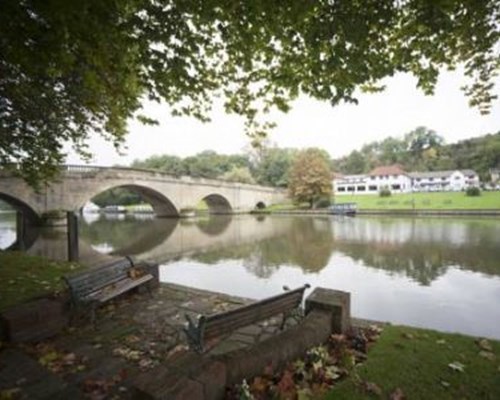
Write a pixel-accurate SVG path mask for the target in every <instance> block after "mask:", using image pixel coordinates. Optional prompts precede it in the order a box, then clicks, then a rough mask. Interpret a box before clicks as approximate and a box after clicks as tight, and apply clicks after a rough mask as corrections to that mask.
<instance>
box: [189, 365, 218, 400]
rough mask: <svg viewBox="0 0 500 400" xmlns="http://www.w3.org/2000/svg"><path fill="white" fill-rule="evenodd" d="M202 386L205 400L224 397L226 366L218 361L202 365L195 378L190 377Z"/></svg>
mask: <svg viewBox="0 0 500 400" xmlns="http://www.w3.org/2000/svg"><path fill="white" fill-rule="evenodd" d="M192 378H193V379H194V380H196V381H197V382H200V383H201V384H202V385H203V393H204V396H205V400H216V399H222V398H223V397H224V393H225V389H226V365H225V364H224V363H222V362H219V361H214V362H211V363H210V364H207V365H204V366H203V368H202V369H201V371H199V373H198V374H197V376H193V377H192Z"/></svg>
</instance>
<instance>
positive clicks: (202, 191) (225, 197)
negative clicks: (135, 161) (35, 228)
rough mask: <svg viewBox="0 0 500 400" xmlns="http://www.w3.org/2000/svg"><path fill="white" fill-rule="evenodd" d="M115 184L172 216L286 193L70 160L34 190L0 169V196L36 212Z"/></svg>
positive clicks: (242, 207)
mask: <svg viewBox="0 0 500 400" xmlns="http://www.w3.org/2000/svg"><path fill="white" fill-rule="evenodd" d="M117 187H120V188H126V189H128V190H131V191H134V192H137V193H139V194H140V195H141V196H142V197H143V199H144V200H145V201H147V202H148V203H150V204H151V205H152V207H153V209H154V211H155V213H156V215H157V216H160V217H177V216H179V215H180V214H181V213H182V211H183V210H186V209H190V208H194V207H196V205H197V204H198V203H199V202H200V201H201V200H204V201H205V202H206V203H207V205H208V207H209V210H210V211H211V212H212V213H237V212H246V211H250V210H252V209H254V208H256V207H262V206H266V205H268V204H271V203H278V202H281V201H283V200H284V199H285V192H284V191H282V190H278V189H274V188H270V187H264V186H257V185H248V184H242V183H235V182H227V181H218V180H209V179H201V178H191V177H181V178H175V177H173V176H170V175H167V174H165V173H162V172H159V171H152V170H140V169H132V168H115V167H113V168H106V167H93V166H69V165H68V166H65V167H64V168H63V170H62V172H61V174H60V176H59V177H58V179H57V180H56V181H55V182H53V183H51V184H50V186H47V187H46V188H44V189H43V190H42V191H41V192H40V193H35V191H34V190H33V189H32V188H31V187H29V186H28V185H27V184H26V183H25V182H24V181H23V180H22V179H20V178H18V177H16V176H14V175H13V174H12V173H9V172H6V171H2V172H0V200H5V201H7V202H8V203H10V204H11V205H13V206H14V207H15V208H17V209H18V210H21V211H23V213H24V214H26V215H28V216H30V217H35V218H38V217H45V218H51V217H55V218H60V216H61V211H77V210H80V209H81V208H82V207H83V206H84V205H85V203H87V202H88V201H89V200H90V199H92V198H93V197H94V196H96V195H98V194H99V193H102V192H104V191H106V190H109V189H113V188H117Z"/></svg>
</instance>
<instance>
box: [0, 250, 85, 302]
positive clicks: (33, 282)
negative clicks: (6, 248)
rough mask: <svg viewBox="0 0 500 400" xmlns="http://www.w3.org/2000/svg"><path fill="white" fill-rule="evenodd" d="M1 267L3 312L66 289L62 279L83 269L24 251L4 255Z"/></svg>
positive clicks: (0, 279)
mask: <svg viewBox="0 0 500 400" xmlns="http://www.w3.org/2000/svg"><path fill="white" fill-rule="evenodd" d="M0 266H1V267H0V284H1V288H0V289H1V290H0V311H3V310H5V309H6V308H9V307H11V306H13V305H15V304H18V303H22V302H25V301H27V300H29V299H31V298H33V297H37V296H42V295H44V294H47V293H53V292H57V291H59V290H61V289H63V282H62V280H61V276H62V275H64V274H67V273H71V272H73V271H76V270H77V269H79V268H80V267H79V266H78V265H77V264H75V263H67V262H55V261H49V260H47V259H45V258H42V257H34V256H28V255H26V254H23V253H21V252H0Z"/></svg>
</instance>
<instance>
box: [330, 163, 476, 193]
mask: <svg viewBox="0 0 500 400" xmlns="http://www.w3.org/2000/svg"><path fill="white" fill-rule="evenodd" d="M376 171H382V172H384V171H385V172H391V171H392V172H395V173H392V174H390V173H380V174H379V173H376ZM479 184H480V181H479V177H478V175H477V174H476V173H475V172H474V171H472V170H457V171H433V172H411V173H409V174H406V173H404V172H397V169H394V168H391V167H380V168H377V169H375V170H374V171H372V173H370V174H364V175H344V176H339V177H335V178H334V179H333V191H334V194H335V195H344V194H377V193H379V192H380V190H382V189H385V188H387V189H389V190H390V191H391V192H392V193H408V192H412V191H414V192H425V191H461V190H465V189H467V188H468V187H472V186H475V187H479Z"/></svg>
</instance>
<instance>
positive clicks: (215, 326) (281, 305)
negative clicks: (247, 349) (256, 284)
mask: <svg viewBox="0 0 500 400" xmlns="http://www.w3.org/2000/svg"><path fill="white" fill-rule="evenodd" d="M301 301H302V296H300V294H299V296H298V297H297V296H294V297H290V298H283V299H280V300H278V301H277V302H276V303H268V304H264V305H261V304H259V303H255V304H254V307H252V308H248V309H245V310H242V311H241V312H238V313H232V314H230V315H222V316H223V317H224V318H217V319H215V320H214V319H212V320H210V319H207V321H206V325H205V336H207V337H208V336H218V335H220V334H222V333H224V332H227V331H229V330H236V329H238V328H241V327H244V326H247V325H250V324H252V323H253V322H254V321H262V320H264V319H268V318H271V317H272V316H273V315H277V314H282V313H285V312H287V311H290V310H293V309H294V308H296V307H298V306H299V305H300V303H301ZM238 311H239V310H238Z"/></svg>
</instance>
